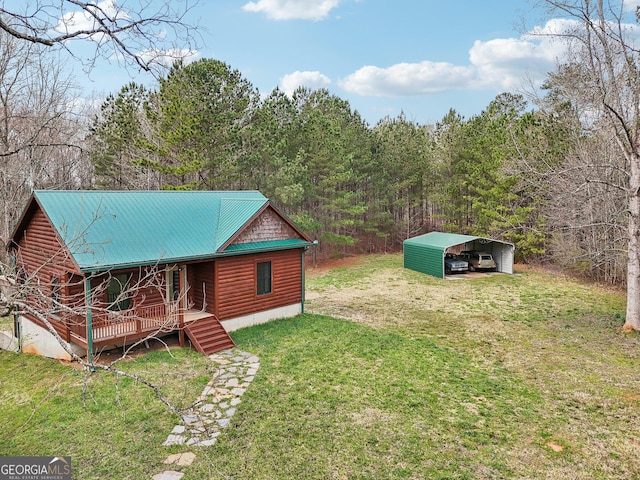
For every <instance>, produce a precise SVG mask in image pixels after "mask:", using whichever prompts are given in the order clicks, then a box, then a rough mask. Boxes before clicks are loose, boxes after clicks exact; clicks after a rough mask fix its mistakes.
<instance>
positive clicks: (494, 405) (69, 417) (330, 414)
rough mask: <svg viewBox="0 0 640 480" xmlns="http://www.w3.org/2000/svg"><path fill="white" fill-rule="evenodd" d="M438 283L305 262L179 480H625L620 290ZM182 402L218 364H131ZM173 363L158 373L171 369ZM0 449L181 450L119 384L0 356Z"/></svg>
mask: <svg viewBox="0 0 640 480" xmlns="http://www.w3.org/2000/svg"><path fill="white" fill-rule="evenodd" d="M516 273H517V274H516V275H490V276H486V277H484V278H474V279H468V278H462V277H463V276H460V277H461V278H459V279H456V280H440V279H435V278H432V277H428V276H425V275H422V274H419V273H417V272H412V271H409V270H404V269H402V258H401V256H399V255H387V256H373V257H365V258H359V259H357V261H355V262H353V263H351V264H350V265H348V266H344V267H340V268H334V269H331V270H318V271H313V270H312V271H310V272H309V278H308V281H307V293H308V300H307V307H306V311H307V313H306V314H305V315H301V316H299V317H297V318H294V319H288V320H281V321H276V322H271V323H269V324H266V325H262V326H257V327H252V328H248V329H244V330H240V331H238V332H235V333H234V335H233V336H234V339H235V340H236V343H237V344H238V346H239V347H240V348H242V349H243V350H247V351H250V352H252V353H255V354H257V355H258V356H259V357H260V361H261V367H260V370H259V372H258V374H257V376H256V378H255V380H254V381H253V383H252V384H251V386H250V387H249V389H248V390H247V392H246V393H245V394H244V396H243V397H242V403H241V404H240V405H239V406H238V411H237V412H236V414H235V416H234V417H233V418H232V422H231V426H230V427H229V428H228V429H226V430H225V431H224V432H223V434H222V435H221V436H220V437H219V439H218V442H217V443H216V444H215V445H214V446H213V447H208V448H204V449H196V450H193V449H192V451H194V452H195V453H196V461H195V463H194V464H193V465H191V466H190V467H186V468H184V469H183V471H184V472H185V473H186V475H185V477H184V479H185V480H189V479H203V478H207V479H217V478H220V479H227V478H237V479H240V478H242V479H244V478H247V479H276V478H277V479H280V478H285V479H286V478H291V479H300V478H305V479H307V478H308V479H328V478H335V479H343V478H344V479H346V478H348V479H381V478H411V479H423V478H427V479H496V478H498V479H499V478H504V479H510V478H519V479H571V480H574V479H617V478H619V479H629V478H636V477H637V475H638V472H640V382H639V378H640V377H639V374H638V365H639V363H638V360H639V357H640V336H639V335H638V334H636V333H633V334H622V333H619V331H618V329H619V327H620V326H621V325H622V323H623V321H622V314H623V313H624V294H622V293H621V292H617V291H613V290H607V289H603V288H600V287H596V286H591V285H585V284H581V283H578V282H576V281H573V280H571V279H569V278H564V277H562V276H560V275H557V274H550V273H546V272H540V271H535V270H523V271H519V272H518V271H517V272H516ZM126 368H127V369H131V370H135V371H139V372H144V374H145V375H146V376H147V377H148V378H151V379H152V380H153V381H155V382H157V383H159V384H161V386H162V389H163V392H164V393H166V394H167V395H168V396H169V397H170V398H172V399H173V400H174V401H175V402H176V403H177V404H178V405H180V406H186V405H188V404H189V402H191V401H193V400H195V398H196V397H197V395H198V394H199V393H200V392H201V390H202V388H203V386H204V384H206V382H207V381H208V380H209V378H210V377H211V375H212V374H213V368H214V366H213V365H210V363H209V362H207V361H206V359H204V358H203V357H202V356H200V355H198V354H196V353H194V352H190V351H188V350H183V349H176V350H172V354H171V355H170V354H169V353H167V352H164V351H156V352H151V353H148V354H146V355H143V356H141V357H137V358H135V359H134V360H132V361H130V362H127V364H126ZM167 372H169V373H167ZM0 379H1V380H0V422H1V424H0V429H1V430H2V435H0V455H30V454H33V455H35V454H40V455H71V457H72V460H73V465H74V469H75V472H76V475H75V477H76V478H79V479H93V478H104V477H106V476H107V475H108V476H109V477H110V478H131V479H139V478H151V476H152V475H153V474H155V473H158V472H160V471H162V470H163V469H164V468H163V465H162V463H161V462H162V460H163V459H164V458H165V457H166V456H167V455H168V454H169V453H174V452H180V451H187V450H188V449H187V447H170V448H167V447H162V446H161V444H162V442H163V441H164V439H165V438H166V436H167V434H168V433H169V432H170V431H171V428H172V427H173V425H175V424H176V422H177V421H178V419H177V417H176V416H175V415H173V414H171V413H169V412H168V411H167V409H166V408H165V407H164V406H163V405H162V404H161V403H160V402H159V401H158V400H157V399H155V398H154V397H153V395H152V393H151V392H150V391H149V390H148V389H145V388H143V387H141V386H138V385H135V384H133V383H132V382H131V381H128V380H122V379H120V380H119V381H116V380H115V379H114V378H113V377H112V376H110V375H108V374H105V373H96V374H94V375H92V376H91V377H90V378H89V379H88V380H86V379H85V376H84V375H83V373H82V372H79V371H77V370H75V369H73V368H70V367H69V366H65V365H62V364H59V363H57V362H54V361H51V360H46V359H42V358H37V357H32V356H25V355H14V354H9V353H4V352H2V353H0Z"/></svg>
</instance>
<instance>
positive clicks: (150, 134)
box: [0, 59, 628, 283]
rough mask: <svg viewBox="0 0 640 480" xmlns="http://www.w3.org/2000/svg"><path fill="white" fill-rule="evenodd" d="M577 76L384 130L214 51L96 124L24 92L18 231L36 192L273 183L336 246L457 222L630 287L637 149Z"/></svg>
mask: <svg viewBox="0 0 640 480" xmlns="http://www.w3.org/2000/svg"><path fill="white" fill-rule="evenodd" d="M572 75H574V73H573V72H572V70H571V68H569V67H565V68H563V69H560V70H559V71H558V72H555V73H553V74H550V75H549V77H548V81H547V84H546V85H545V87H544V90H543V91H544V94H545V95H544V97H543V98H539V99H537V100H536V101H535V102H534V103H528V102H527V101H525V99H524V97H522V96H520V95H514V94H509V93H505V94H501V95H498V96H497V97H496V98H495V99H494V100H493V101H492V102H491V103H490V104H489V105H488V106H487V107H486V108H485V109H484V110H483V111H482V112H480V113H479V114H477V115H475V116H473V117H471V118H468V119H466V118H463V117H462V116H461V115H459V114H458V113H457V112H455V111H453V110H451V111H450V112H449V113H448V114H447V115H445V117H444V118H442V119H441V120H440V121H439V122H437V123H436V124H435V125H420V124H418V123H416V122H413V121H411V120H409V119H407V118H406V117H405V116H404V115H403V114H400V115H398V116H397V117H395V118H389V117H387V118H384V119H383V120H381V121H380V122H378V123H377V124H376V125H373V126H371V125H368V124H367V122H366V121H364V120H363V119H362V117H361V116H360V115H359V113H358V112H357V111H354V110H353V109H352V108H351V106H350V105H349V103H348V102H347V101H345V100H343V99H341V98H339V97H337V96H335V95H332V94H330V93H329V92H328V91H327V90H323V89H320V90H309V89H306V88H300V89H298V90H297V91H296V92H295V93H294V94H293V95H292V96H291V97H289V96H287V95H285V94H284V93H283V92H282V91H280V90H278V89H276V90H274V91H273V92H271V93H270V94H269V95H268V96H261V95H260V93H259V92H258V91H257V89H256V88H254V87H253V86H252V84H251V83H250V82H249V81H248V80H247V79H245V78H244V77H243V76H242V75H241V73H240V72H239V71H237V70H234V69H232V68H231V67H230V66H228V65H226V64H224V63H223V62H220V61H217V60H211V59H204V60H201V61H198V62H195V63H191V64H189V65H182V64H176V65H174V67H173V68H172V69H171V70H170V71H169V72H168V74H167V75H166V76H165V77H164V78H162V79H160V80H159V82H158V84H157V85H156V87H155V88H146V87H144V86H142V85H138V84H135V83H131V84H129V85H126V86H124V87H122V88H121V90H120V91H119V92H118V93H116V94H112V95H110V96H109V97H107V99H106V100H105V101H104V102H103V104H102V107H101V109H100V111H99V112H98V113H97V114H93V115H91V116H86V117H84V118H85V119H86V123H85V125H86V128H83V127H82V123H83V122H82V121H81V117H79V116H78V115H77V112H78V111H77V108H74V109H72V110H68V111H67V112H65V113H63V114H61V113H60V111H61V110H60V106H62V105H68V104H69V102H68V99H69V96H68V94H63V93H64V92H62V93H60V94H59V95H56V96H55V97H54V96H53V95H52V98H55V99H56V102H53V101H52V102H51V107H50V108H49V107H48V106H47V105H46V104H44V103H41V104H39V105H38V107H39V110H38V111H37V114H35V113H34V114H32V115H30V116H27V115H25V114H22V115H21V116H20V115H19V114H20V112H29V111H30V109H33V106H29V103H28V101H30V100H29V99H30V98H31V97H28V96H25V97H24V99H23V100H22V104H21V103H20V101H19V100H20V98H21V97H20V96H19V95H21V93H20V92H22V91H23V90H20V91H18V90H16V91H15V93H14V97H15V98H16V99H18V101H16V100H14V101H13V102H11V101H8V100H7V102H6V104H7V105H16V106H19V107H20V108H17V107H16V111H15V113H12V115H11V116H10V117H7V118H9V120H7V122H5V123H6V125H7V128H6V130H2V128H0V134H1V135H0V147H1V149H2V152H0V153H1V154H2V155H3V158H5V161H6V163H5V169H4V171H2V172H0V173H2V175H0V183H1V186H2V189H3V193H4V197H3V198H1V199H0V204H1V205H0V206H1V207H2V209H3V212H4V214H3V215H2V218H1V219H0V220H1V225H0V226H1V227H2V232H3V235H2V236H3V240H6V238H7V237H8V234H9V233H10V231H11V228H12V227H13V225H15V223H16V221H17V217H18V215H19V213H20V209H21V208H22V206H23V205H24V201H25V200H26V197H27V196H28V194H29V193H30V191H31V189H33V188H101V189H215V190H227V189H257V190H260V191H261V192H263V193H264V194H265V195H266V196H267V197H269V198H271V199H272V200H273V201H274V202H276V203H277V204H278V205H280V206H281V207H282V208H283V210H284V211H285V212H287V213H288V214H289V215H290V216H291V217H292V219H293V220H294V221H296V222H297V223H298V224H299V225H300V226H301V227H302V228H303V229H304V230H305V231H307V232H308V233H309V234H310V235H311V236H312V237H313V238H315V239H317V240H319V243H320V246H319V249H318V253H319V254H320V255H324V256H331V255H341V254H345V253H352V252H353V253H355V252H389V251H398V250H400V249H401V248H402V241H403V240H404V239H406V238H408V237H411V236H415V235H419V234H422V233H425V232H428V231H432V230H442V231H447V232H453V233H466V234H476V235H481V236H487V237H493V238H498V239H502V240H506V241H509V242H513V243H514V244H515V245H516V254H517V256H518V259H519V260H523V261H528V262H533V261H544V262H553V263H555V264H558V265H560V266H561V267H563V268H570V269H573V270H577V271H578V272H579V273H581V274H584V275H588V276H591V277H593V278H595V279H598V280H601V281H606V282H611V283H618V282H622V281H624V275H625V272H626V269H625V262H626V258H625V255H626V242H627V238H628V236H627V235H626V231H625V229H626V226H627V217H626V215H627V211H626V208H625V189H626V188H627V185H628V178H627V177H626V173H625V172H626V170H625V165H624V159H623V158H620V154H619V150H616V146H615V145H614V140H613V139H611V138H610V137H608V136H607V135H603V134H601V133H600V129H599V128H598V125H597V121H593V120H591V121H586V122H585V119H584V110H582V109H581V105H580V100H579V96H578V95H579V92H576V90H575V88H574V89H572V88H571V86H572V84H573V83H575V82H574V81H573V79H574V76H572ZM51 85H54V84H53V83H51ZM0 94H2V95H4V97H5V98H7V99H10V98H9V97H10V96H9V95H5V94H4V93H3V92H0ZM12 98H13V97H12ZM31 103H33V102H31ZM15 119H20V123H19V124H18V123H15V124H14V125H10V123H11V122H17V120H15ZM27 120H28V122H30V124H31V123H32V124H33V125H32V126H31V127H29V128H30V130H26V127H25V125H26V124H25V122H27ZM38 122H40V123H38ZM0 125H4V124H2V123H0ZM41 125H42V126H41ZM54 127H55V128H54ZM63 127H64V128H63ZM65 129H66V130H65ZM31 130H33V132H34V134H33V136H31V137H28V138H26V139H24V140H22V139H21V138H20V137H17V136H15V135H14V136H11V135H10V133H11V132H12V131H23V132H26V131H31ZM65 131H68V132H69V133H68V135H65V134H64V132H65ZM83 131H85V132H87V131H88V134H87V135H85V136H81V133H82V132H83ZM3 132H8V133H7V135H6V137H3V136H2V135H3ZM3 139H4V142H2V140H3Z"/></svg>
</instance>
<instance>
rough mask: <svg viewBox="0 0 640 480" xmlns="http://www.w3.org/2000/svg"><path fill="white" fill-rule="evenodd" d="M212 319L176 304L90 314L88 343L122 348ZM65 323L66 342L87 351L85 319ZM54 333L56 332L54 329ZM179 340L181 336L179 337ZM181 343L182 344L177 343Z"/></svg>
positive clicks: (98, 346) (206, 314) (94, 345)
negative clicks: (120, 346)
mask: <svg viewBox="0 0 640 480" xmlns="http://www.w3.org/2000/svg"><path fill="white" fill-rule="evenodd" d="M208 317H215V315H213V314H212V313H209V312H205V311H202V310H194V309H181V308H180V307H179V306H178V302H168V303H161V304H157V305H140V306H136V307H134V308H131V309H128V310H122V311H114V312H110V311H101V312H95V313H93V315H92V319H91V320H92V321H91V323H92V326H93V328H92V331H91V332H90V335H91V343H92V344H93V348H94V349H95V348H101V347H104V346H108V345H123V344H128V343H132V342H135V341H137V340H140V339H142V338H146V337H148V336H150V335H157V336H161V335H164V334H167V333H170V332H173V331H183V330H184V329H185V328H186V327H188V326H189V325H191V324H193V323H194V322H196V321H197V320H202V319H205V318H208ZM76 320H78V321H75V322H65V327H66V328H65V330H66V332H65V333H66V335H63V338H64V337H66V338H64V339H65V340H66V341H67V342H71V343H75V344H76V345H79V346H81V347H82V348H84V349H87V348H89V343H90V342H89V339H88V336H87V333H89V332H88V329H87V323H85V320H86V319H85V318H76ZM56 330H57V329H56ZM181 337H182V335H181ZM181 343H182V342H181Z"/></svg>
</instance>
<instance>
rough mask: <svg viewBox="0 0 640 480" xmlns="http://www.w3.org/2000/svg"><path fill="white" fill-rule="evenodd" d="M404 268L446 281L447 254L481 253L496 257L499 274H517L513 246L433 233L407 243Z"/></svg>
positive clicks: (495, 241) (486, 240)
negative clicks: (467, 251) (445, 256)
mask: <svg viewBox="0 0 640 480" xmlns="http://www.w3.org/2000/svg"><path fill="white" fill-rule="evenodd" d="M403 247H404V268H408V269H411V270H415V271H417V272H421V273H426V274H427V275H433V276H434V277H438V278H444V254H445V253H447V252H453V253H459V252H461V251H463V250H478V251H480V252H487V253H490V254H491V255H493V259H494V260H495V262H496V271H498V272H502V273H513V257H514V251H515V247H514V246H513V244H512V243H509V242H503V241H501V240H494V239H491V238H485V237H475V236H471V235H459V234H456V233H443V232H431V233H426V234H424V235H419V236H417V237H413V238H408V239H407V240H405V241H404V242H403Z"/></svg>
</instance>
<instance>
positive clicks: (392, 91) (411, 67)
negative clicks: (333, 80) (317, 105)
mask: <svg viewBox="0 0 640 480" xmlns="http://www.w3.org/2000/svg"><path fill="white" fill-rule="evenodd" d="M472 79H473V69H471V68H469V67H458V66H455V65H452V64H450V63H444V62H438V63H436V62H429V61H424V62H421V63H399V64H396V65H392V66H391V67H388V68H380V67H375V66H371V65H369V66H365V67H362V68H360V69H359V70H357V71H356V72H355V73H352V74H351V75H349V76H348V77H346V78H345V79H343V80H342V81H340V86H341V87H342V88H344V89H345V90H347V91H349V92H353V93H357V94H359V95H369V96H392V97H398V96H415V95H425V94H431V93H438V92H443V91H445V90H454V89H456V88H464V87H465V86H467V85H468V83H469V81H471V80H472Z"/></svg>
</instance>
